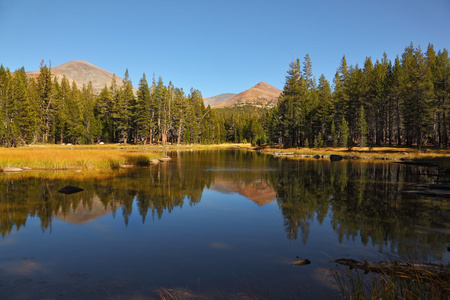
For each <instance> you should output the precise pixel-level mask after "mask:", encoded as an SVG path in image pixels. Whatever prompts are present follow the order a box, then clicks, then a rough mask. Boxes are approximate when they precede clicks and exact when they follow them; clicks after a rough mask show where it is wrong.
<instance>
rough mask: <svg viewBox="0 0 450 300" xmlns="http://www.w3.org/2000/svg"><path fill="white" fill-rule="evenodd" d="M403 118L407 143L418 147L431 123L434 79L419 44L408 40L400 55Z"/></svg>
mask: <svg viewBox="0 0 450 300" xmlns="http://www.w3.org/2000/svg"><path fill="white" fill-rule="evenodd" d="M402 71H403V74H402V90H401V95H402V98H403V107H402V110H403V122H404V126H405V133H406V140H407V145H412V143H413V141H415V142H416V144H417V147H418V148H419V149H420V147H421V146H422V144H423V143H424V140H426V138H427V136H426V133H427V132H428V131H429V129H430V127H431V126H432V120H433V118H432V114H433V111H432V103H433V96H434V93H433V82H432V77H431V71H430V68H429V67H428V66H427V65H426V61H425V57H424V56H423V54H422V51H421V49H420V47H419V48H415V49H414V47H413V45H412V44H411V45H410V46H409V47H407V48H406V49H405V52H404V53H403V55H402Z"/></svg>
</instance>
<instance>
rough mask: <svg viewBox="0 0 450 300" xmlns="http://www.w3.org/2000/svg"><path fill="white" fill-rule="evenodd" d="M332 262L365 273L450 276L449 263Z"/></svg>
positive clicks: (353, 260) (341, 259)
mask: <svg viewBox="0 0 450 300" xmlns="http://www.w3.org/2000/svg"><path fill="white" fill-rule="evenodd" d="M332 262H335V263H338V264H340V265H345V266H348V267H350V268H351V269H360V270H364V271H365V272H366V273H368V272H373V273H379V274H386V275H393V276H398V277H409V276H408V274H413V273H414V274H417V273H418V274H420V275H422V276H424V277H431V276H438V277H442V278H449V277H450V266H449V265H442V264H440V265H438V264H432V263H414V262H400V261H380V262H369V261H367V260H363V261H358V260H355V259H348V258H339V259H336V260H334V261H332Z"/></svg>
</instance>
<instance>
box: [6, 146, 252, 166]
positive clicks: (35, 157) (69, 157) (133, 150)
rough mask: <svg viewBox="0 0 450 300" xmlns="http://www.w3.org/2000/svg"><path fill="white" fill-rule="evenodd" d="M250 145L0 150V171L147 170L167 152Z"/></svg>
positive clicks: (43, 147)
mask: <svg viewBox="0 0 450 300" xmlns="http://www.w3.org/2000/svg"><path fill="white" fill-rule="evenodd" d="M250 147H251V145H250V144H220V145H181V146H176V145H166V146H161V145H151V146H148V145H147V146H144V145H120V144H108V145H88V146H79V145H76V146H74V145H32V146H29V147H19V148H0V168H1V169H4V168H6V167H17V168H24V167H25V168H26V167H28V168H31V169H35V170H66V169H81V170H83V169H89V170H91V169H95V170H111V169H117V168H119V167H120V166H122V165H134V166H148V165H149V164H150V161H151V160H152V159H157V158H161V157H163V156H164V154H165V153H166V152H167V151H177V150H179V151H190V150H213V149H222V148H250Z"/></svg>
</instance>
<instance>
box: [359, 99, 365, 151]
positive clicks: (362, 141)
mask: <svg viewBox="0 0 450 300" xmlns="http://www.w3.org/2000/svg"><path fill="white" fill-rule="evenodd" d="M358 138H359V147H361V148H362V147H365V146H366V143H367V122H366V114H365V113H364V106H362V105H361V108H360V109H359V114H358Z"/></svg>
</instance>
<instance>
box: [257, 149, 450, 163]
mask: <svg viewBox="0 0 450 300" xmlns="http://www.w3.org/2000/svg"><path fill="white" fill-rule="evenodd" d="M262 152H265V153H273V152H294V154H296V155H300V156H301V155H310V156H314V155H327V156H329V155H331V154H339V155H342V156H343V157H345V158H358V159H366V160H379V159H387V160H400V159H401V158H407V159H411V160H427V159H438V160H439V159H445V158H447V159H448V158H450V150H449V149H427V151H426V152H424V151H419V150H417V149H415V148H406V147H373V148H369V147H362V148H360V147H353V148H350V149H349V148H344V147H327V148H288V149H280V148H276V147H265V148H263V149H262Z"/></svg>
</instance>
